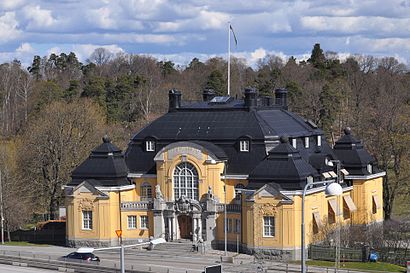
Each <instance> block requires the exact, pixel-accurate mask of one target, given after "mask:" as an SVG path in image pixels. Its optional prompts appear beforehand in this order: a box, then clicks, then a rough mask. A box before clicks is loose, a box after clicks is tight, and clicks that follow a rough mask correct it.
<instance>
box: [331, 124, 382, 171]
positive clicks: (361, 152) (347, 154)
mask: <svg viewBox="0 0 410 273" xmlns="http://www.w3.org/2000/svg"><path fill="white" fill-rule="evenodd" d="M344 133H345V135H344V136H343V137H341V138H340V139H339V140H338V141H336V143H335V146H334V147H333V149H334V152H335V154H336V156H337V158H338V159H339V160H340V161H341V163H342V165H343V166H344V168H345V169H346V170H347V171H348V172H349V174H351V175H369V174H371V173H369V172H368V170H367V165H369V164H370V165H372V169H373V170H372V173H375V172H377V171H378V170H377V167H376V163H375V159H374V158H373V157H372V156H371V155H370V154H369V153H368V152H367V151H366V149H364V147H363V144H362V143H361V141H359V140H357V139H356V138H355V137H353V136H352V134H351V130H350V128H346V129H345V130H344Z"/></svg>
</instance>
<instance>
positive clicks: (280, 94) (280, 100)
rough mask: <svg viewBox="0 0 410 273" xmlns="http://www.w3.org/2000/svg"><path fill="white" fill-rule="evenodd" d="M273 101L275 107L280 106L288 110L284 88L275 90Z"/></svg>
mask: <svg viewBox="0 0 410 273" xmlns="http://www.w3.org/2000/svg"><path fill="white" fill-rule="evenodd" d="M275 100H276V104H277V105H280V106H282V108H283V109H285V110H288V90H286V89H285V88H278V89H276V90H275Z"/></svg>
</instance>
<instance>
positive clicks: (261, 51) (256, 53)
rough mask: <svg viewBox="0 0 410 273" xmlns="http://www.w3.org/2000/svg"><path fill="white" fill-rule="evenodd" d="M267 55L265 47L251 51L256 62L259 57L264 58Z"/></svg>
mask: <svg viewBox="0 0 410 273" xmlns="http://www.w3.org/2000/svg"><path fill="white" fill-rule="evenodd" d="M265 56H266V50H265V49H263V48H258V49H256V50H255V51H254V52H252V53H251V60H252V61H254V62H256V61H258V60H259V59H263V58H265Z"/></svg>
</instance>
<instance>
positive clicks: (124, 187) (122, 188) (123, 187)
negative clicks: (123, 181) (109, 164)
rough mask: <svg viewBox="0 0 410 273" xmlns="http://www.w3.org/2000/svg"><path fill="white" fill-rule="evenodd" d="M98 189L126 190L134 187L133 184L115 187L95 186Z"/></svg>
mask: <svg viewBox="0 0 410 273" xmlns="http://www.w3.org/2000/svg"><path fill="white" fill-rule="evenodd" d="M95 188H96V189H97V190H99V191H105V192H107V191H128V190H133V189H135V184H132V185H127V186H117V187H95Z"/></svg>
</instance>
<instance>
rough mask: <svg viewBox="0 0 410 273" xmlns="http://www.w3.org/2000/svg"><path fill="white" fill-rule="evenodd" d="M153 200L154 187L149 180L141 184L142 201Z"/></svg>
mask: <svg viewBox="0 0 410 273" xmlns="http://www.w3.org/2000/svg"><path fill="white" fill-rule="evenodd" d="M151 200H152V188H151V185H150V184H149V183H147V182H144V183H143V184H142V185H141V201H151Z"/></svg>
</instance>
